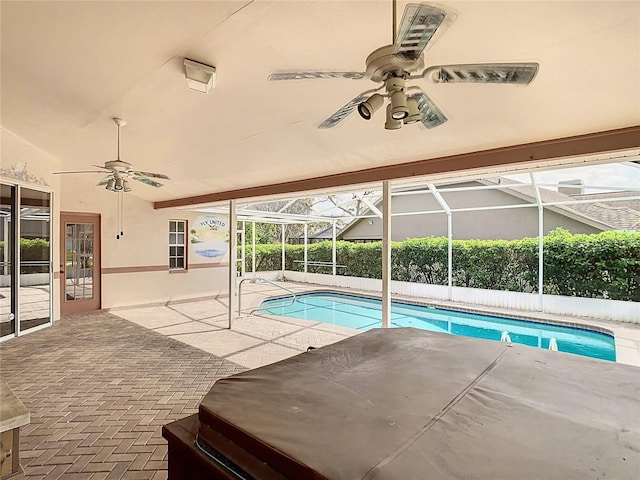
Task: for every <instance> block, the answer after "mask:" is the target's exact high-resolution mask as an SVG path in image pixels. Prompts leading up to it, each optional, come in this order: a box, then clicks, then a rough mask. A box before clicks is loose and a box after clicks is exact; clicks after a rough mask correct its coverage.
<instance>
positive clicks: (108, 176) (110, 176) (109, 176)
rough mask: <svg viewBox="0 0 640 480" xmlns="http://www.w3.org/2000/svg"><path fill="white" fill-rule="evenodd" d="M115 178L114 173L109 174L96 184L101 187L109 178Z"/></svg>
mask: <svg viewBox="0 0 640 480" xmlns="http://www.w3.org/2000/svg"><path fill="white" fill-rule="evenodd" d="M112 178H113V175H107V176H106V177H104V178H103V179H102V180H100V181H99V182H98V183H96V186H98V187H100V186H102V185H106V184H107V182H108V181H109V180H111V179H112Z"/></svg>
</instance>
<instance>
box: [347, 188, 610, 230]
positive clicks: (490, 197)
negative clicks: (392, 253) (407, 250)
mask: <svg viewBox="0 0 640 480" xmlns="http://www.w3.org/2000/svg"><path fill="white" fill-rule="evenodd" d="M456 186H479V184H478V183H475V182H469V183H466V184H460V185H456ZM442 196H443V198H444V200H445V201H446V202H447V204H448V205H449V206H450V207H451V208H452V209H456V208H471V207H488V206H497V205H526V204H527V202H526V201H524V200H521V199H519V198H516V197H514V196H512V195H509V194H507V193H504V192H501V191H499V190H478V191H467V192H450V193H445V194H443V195H442ZM391 208H392V212H393V213H394V214H396V213H404V212H411V211H433V210H441V207H440V206H439V204H438V202H437V201H436V200H435V198H434V197H433V195H431V194H425V195H408V196H397V197H392V207H391ZM452 225H453V238H454V239H458V240H469V239H483V240H497V239H501V240H514V239H518V238H524V237H535V236H537V235H538V209H537V207H536V206H535V205H533V206H531V207H526V208H515V209H501V210H484V211H475V212H454V213H453V214H452ZM557 227H563V228H566V229H567V230H569V231H570V232H572V233H598V232H599V230H597V229H596V228H593V227H591V226H589V225H585V224H583V223H581V222H578V221H576V220H573V219H571V218H568V217H565V216H563V215H560V214H558V213H556V212H553V211H551V210H549V209H545V211H544V232H545V233H548V232H549V231H551V230H553V229H555V228H557ZM381 236H382V220H381V219H379V218H374V219H365V220H361V221H359V222H358V223H357V224H356V225H355V226H353V227H352V228H351V229H349V230H348V231H347V232H346V233H345V234H344V235H343V236H342V237H341V238H343V239H344V240H362V239H380V238H381ZM429 236H435V237H440V236H443V237H446V236H447V216H446V214H444V213H432V214H422V215H411V216H395V217H392V220H391V237H392V240H394V241H402V240H406V239H407V238H421V237H429Z"/></svg>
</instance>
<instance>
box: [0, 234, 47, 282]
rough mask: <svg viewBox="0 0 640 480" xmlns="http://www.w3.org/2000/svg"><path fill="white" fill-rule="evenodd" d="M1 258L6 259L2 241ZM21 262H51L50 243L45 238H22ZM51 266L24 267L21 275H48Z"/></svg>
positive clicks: (0, 242) (0, 243)
mask: <svg viewBox="0 0 640 480" xmlns="http://www.w3.org/2000/svg"><path fill="white" fill-rule="evenodd" d="M0 258H4V242H2V241H0ZM20 260H21V261H22V262H36V261H48V260H49V241H48V240H46V239H44V238H33V239H29V238H21V239H20ZM47 272H49V265H48V264H47V265H23V266H22V267H21V268H20V273H25V274H26V273H47Z"/></svg>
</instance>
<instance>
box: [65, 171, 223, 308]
mask: <svg viewBox="0 0 640 480" xmlns="http://www.w3.org/2000/svg"><path fill="white" fill-rule="evenodd" d="M132 188H134V189H142V188H151V187H148V186H145V185H142V184H139V185H138V184H137V183H136V184H135V185H132ZM61 190H62V211H64V212H93V213H100V214H101V233H102V236H101V240H102V308H114V307H122V306H126V305H141V304H145V303H157V302H169V301H174V300H179V299H185V298H198V297H204V296H217V295H221V294H226V291H227V282H228V280H227V278H228V273H227V265H228V255H224V256H220V257H215V258H206V257H202V256H199V255H198V254H196V252H195V249H194V248H193V246H192V245H191V244H190V243H188V245H189V247H188V254H187V255H188V256H187V260H188V268H187V269H186V270H185V271H169V221H170V220H186V221H187V222H188V228H189V229H190V228H192V227H193V226H194V223H195V221H196V219H197V218H198V217H199V216H200V215H202V214H198V213H195V212H188V211H184V210H177V209H162V210H154V208H153V204H152V203H151V202H148V201H146V200H143V199H140V198H138V197H136V196H135V193H133V192H129V193H126V194H124V208H123V228H122V231H123V232H124V235H122V236H121V237H120V238H119V239H118V238H117V235H118V234H119V229H118V228H117V225H118V211H117V203H118V202H117V195H118V194H116V193H114V192H109V191H107V190H105V189H104V188H97V187H95V186H94V185H93V184H92V183H90V182H84V183H79V182H77V181H76V179H75V178H72V177H71V176H65V178H64V180H63V181H62V188H61ZM134 192H135V190H134Z"/></svg>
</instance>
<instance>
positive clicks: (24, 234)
mask: <svg viewBox="0 0 640 480" xmlns="http://www.w3.org/2000/svg"><path fill="white" fill-rule="evenodd" d="M50 220H51V194H50V193H46V192H39V191H36V190H31V189H28V188H20V291H19V294H18V298H19V303H20V307H19V308H20V310H19V313H20V315H19V317H18V318H19V321H20V332H23V331H25V330H28V329H30V328H33V327H37V326H40V325H44V324H50V323H51V307H50V305H51V245H50V242H51V221H50Z"/></svg>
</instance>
